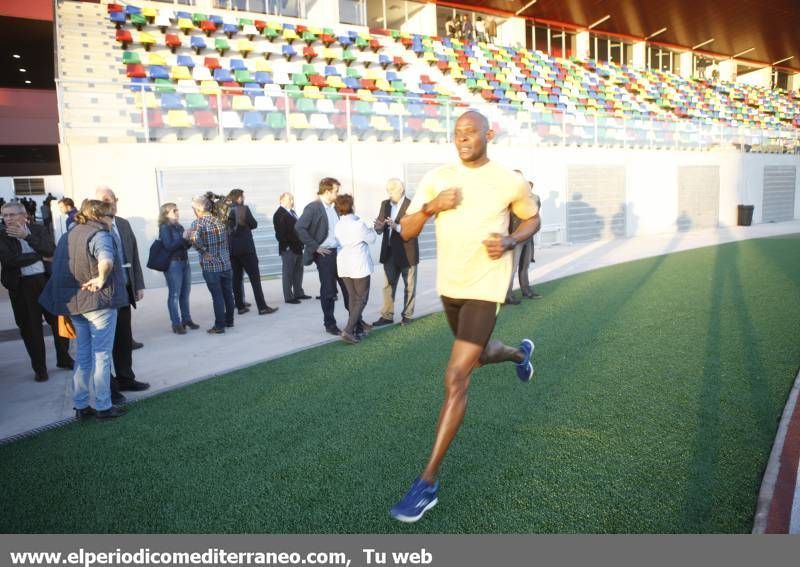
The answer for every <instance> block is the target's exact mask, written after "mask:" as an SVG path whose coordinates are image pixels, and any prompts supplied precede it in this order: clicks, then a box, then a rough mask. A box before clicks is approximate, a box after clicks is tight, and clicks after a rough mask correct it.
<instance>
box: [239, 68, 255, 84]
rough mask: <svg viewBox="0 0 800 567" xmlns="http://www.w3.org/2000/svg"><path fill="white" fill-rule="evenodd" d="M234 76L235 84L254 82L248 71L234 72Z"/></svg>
mask: <svg viewBox="0 0 800 567" xmlns="http://www.w3.org/2000/svg"><path fill="white" fill-rule="evenodd" d="M234 76H235V78H236V82H237V83H242V84H244V83H253V82H255V79H254V78H253V76H252V75H251V74H250V71H248V70H247V69H237V70H236V71H235V75H234Z"/></svg>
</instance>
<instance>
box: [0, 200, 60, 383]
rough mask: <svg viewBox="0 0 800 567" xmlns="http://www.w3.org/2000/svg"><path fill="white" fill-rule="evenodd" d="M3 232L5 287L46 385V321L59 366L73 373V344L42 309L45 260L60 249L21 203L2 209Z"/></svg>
mask: <svg viewBox="0 0 800 567" xmlns="http://www.w3.org/2000/svg"><path fill="white" fill-rule="evenodd" d="M0 211H2V216H3V230H2V231H0V265H2V274H0V280H2V283H3V286H4V287H5V288H6V289H8V298H9V299H10V300H11V309H12V310H13V312H14V321H15V322H16V323H17V327H19V333H20V335H22V341H23V342H24V343H25V349H26V350H27V351H28V356H29V357H30V359H31V366H32V367H33V371H34V373H35V375H36V376H35V379H36V381H37V382H44V381H46V380H47V379H48V378H49V376H48V375H47V360H46V356H45V348H44V335H43V334H42V317H44V318H45V320H46V321H47V322H48V323H49V324H50V328H51V329H52V330H53V339H54V341H55V345H56V365H57V366H58V367H59V368H65V369H72V368H73V364H74V363H73V360H72V358H71V357H70V355H69V352H68V351H69V341H68V340H67V339H65V338H63V337H59V336H58V323H57V319H56V317H55V316H54V315H52V314H51V313H48V312H47V311H45V310H44V309H43V308H42V307H41V305H39V295H41V293H42V290H43V289H44V286H45V284H46V283H47V273H46V271H45V266H44V259H45V258H48V259H49V258H51V257H52V256H53V253H54V252H55V249H56V245H55V243H54V242H53V236H52V235H51V233H50V230H49V229H47V228H46V227H44V226H42V225H38V224H31V223H29V222H28V213H27V211H26V210H25V207H24V206H23V205H22V204H21V203H14V202H12V203H5V204H4V205H3V206H2V208H0Z"/></svg>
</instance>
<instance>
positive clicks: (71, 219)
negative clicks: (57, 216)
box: [58, 197, 78, 230]
mask: <svg viewBox="0 0 800 567" xmlns="http://www.w3.org/2000/svg"><path fill="white" fill-rule="evenodd" d="M58 209H59V210H60V211H61V214H62V215H65V216H66V217H67V230H69V229H70V228H71V227H72V225H73V224H75V215H77V214H78V209H76V208H75V202H74V201H73V200H72V199H70V198H69V197H64V198H63V199H61V200H60V201H59V202H58Z"/></svg>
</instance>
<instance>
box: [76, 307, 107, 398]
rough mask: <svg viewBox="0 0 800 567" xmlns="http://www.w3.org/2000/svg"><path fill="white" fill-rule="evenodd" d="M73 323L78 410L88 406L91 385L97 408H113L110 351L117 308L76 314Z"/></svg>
mask: <svg viewBox="0 0 800 567" xmlns="http://www.w3.org/2000/svg"><path fill="white" fill-rule="evenodd" d="M71 319H72V324H73V325H75V331H76V332H77V335H78V338H77V340H76V343H77V354H76V356H75V375H74V376H73V377H72V383H73V388H74V393H73V395H72V401H73V404H74V406H75V409H83V408H85V407H87V406H88V405H89V388H90V384H91V385H93V386H94V408H95V409H96V410H97V411H103V410H107V409H108V408H110V407H111V350H112V349H113V347H114V332H115V330H116V328H117V310H116V309H98V310H96V311H89V312H88V313H84V314H83V315H73V316H72V317H71Z"/></svg>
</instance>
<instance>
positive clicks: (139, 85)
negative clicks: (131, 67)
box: [128, 77, 153, 92]
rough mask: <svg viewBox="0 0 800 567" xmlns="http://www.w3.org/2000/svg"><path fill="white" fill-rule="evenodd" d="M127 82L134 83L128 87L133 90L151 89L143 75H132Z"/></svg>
mask: <svg viewBox="0 0 800 567" xmlns="http://www.w3.org/2000/svg"><path fill="white" fill-rule="evenodd" d="M128 82H130V83H134V84H133V85H132V86H131V87H130V89H131V90H132V91H134V92H141V91H152V90H153V89H152V88H150V81H149V80H148V79H145V78H144V77H134V78H132V79H130V80H129V81H128Z"/></svg>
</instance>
